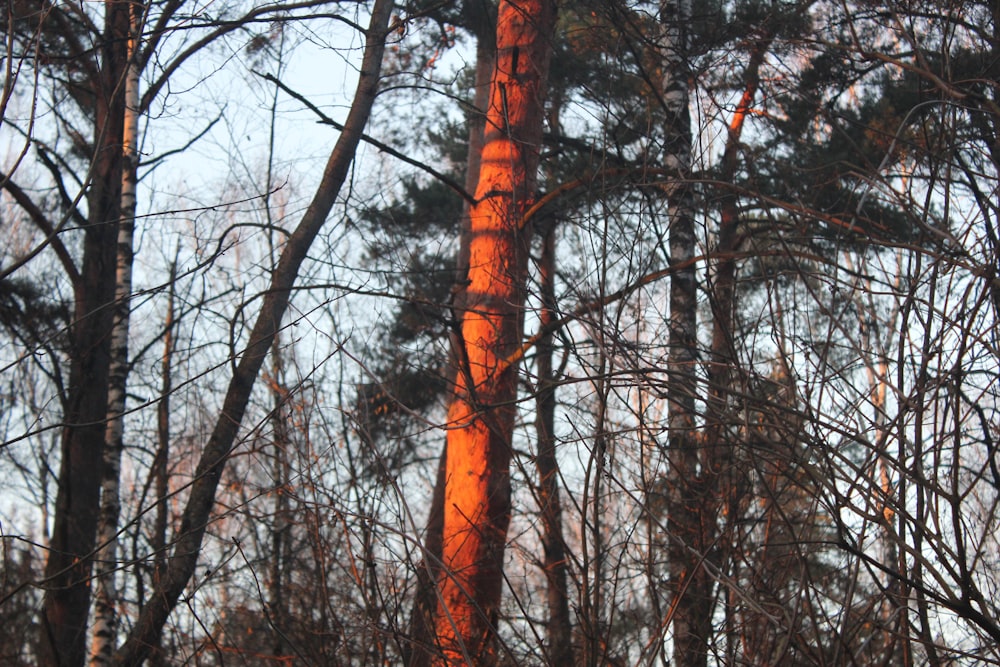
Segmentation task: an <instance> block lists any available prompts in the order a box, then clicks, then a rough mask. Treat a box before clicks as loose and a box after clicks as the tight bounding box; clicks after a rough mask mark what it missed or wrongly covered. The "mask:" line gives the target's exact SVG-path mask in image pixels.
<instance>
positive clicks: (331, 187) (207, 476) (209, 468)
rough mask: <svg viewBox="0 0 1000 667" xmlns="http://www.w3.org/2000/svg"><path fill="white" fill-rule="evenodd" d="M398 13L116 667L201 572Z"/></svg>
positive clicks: (380, 32)
mask: <svg viewBox="0 0 1000 667" xmlns="http://www.w3.org/2000/svg"><path fill="white" fill-rule="evenodd" d="M392 7H393V3H392V1H391V0H375V3H374V6H373V7H372V15H371V20H370V21H369V24H368V29H367V31H366V35H365V50H364V56H363V57H362V62H361V75H360V78H359V81H358V87H357V90H356V92H355V97H354V101H353V103H352V104H351V110H350V113H349V114H348V116H347V120H346V121H345V122H344V129H343V131H342V132H341V134H340V138H339V139H338V140H337V143H336V145H335V146H334V149H333V151H332V152H331V153H330V157H329V159H328V160H327V164H326V168H325V169H324V172H323V178H322V180H321V181H320V184H319V186H318V187H317V189H316V193H315V195H314V197H313V199H312V201H311V202H310V204H309V207H308V208H307V209H306V211H305V213H304V214H303V216H302V219H301V220H300V221H299V224H298V225H297V226H296V228H295V230H294V231H293V232H292V234H291V235H290V236H289V237H288V240H287V242H286V243H285V246H284V248H283V249H282V252H281V256H280V258H279V260H278V265H277V267H276V268H275V270H274V273H273V275H272V277H271V285H270V289H269V290H268V291H267V292H266V293H265V296H264V297H263V300H262V303H261V307H260V312H259V314H258V316H257V320H256V321H255V322H254V326H253V330H252V331H251V332H250V338H249V342H248V343H247V347H246V349H245V350H244V351H243V355H242V356H241V357H240V359H239V362H238V364H237V365H236V369H235V371H234V373H233V377H232V379H231V380H230V382H229V387H228V388H227V390H226V397H225V400H224V401H223V407H222V412H221V414H220V415H219V418H218V420H217V421H216V424H215V428H214V429H213V431H212V435H211V436H210V437H209V440H208V443H206V445H205V448H204V449H203V450H202V454H201V458H200V459H199V461H198V466H197V469H196V470H195V477H194V481H193V482H192V483H191V490H190V492H189V496H188V501H187V504H186V506H185V508H184V513H183V515H182V517H181V525H180V529H179V531H178V533H177V535H176V536H175V538H174V547H173V553H172V554H171V556H170V558H169V559H168V561H167V564H166V566H165V568H164V572H163V576H161V577H159V578H158V581H157V582H156V588H155V590H154V591H153V592H152V593H151V595H150V597H149V600H148V601H147V604H146V605H145V606H144V607H143V609H142V612H141V613H140V615H139V618H138V619H137V620H136V624H135V625H134V626H133V627H132V630H131V632H130V633H129V636H128V639H127V640H126V641H125V644H124V645H123V646H122V647H121V648H119V649H118V651H116V652H115V656H114V664H116V665H138V664H140V663H141V662H142V661H143V660H145V658H146V657H147V656H148V655H149V653H150V651H151V650H152V647H154V646H156V645H157V643H158V641H159V637H160V634H161V632H162V630H163V626H164V624H165V623H166V621H167V617H168V616H169V615H170V612H171V611H173V609H174V607H175V606H176V604H177V600H178V598H179V597H180V594H181V592H183V590H184V588H185V587H186V586H187V583H188V581H189V580H190V579H191V575H192V574H193V573H194V571H195V567H196V566H197V563H198V554H199V552H200V550H201V544H202V540H203V538H204V536H205V530H206V529H207V527H208V523H209V520H210V517H211V513H212V508H213V507H214V505H215V493H216V490H217V488H218V484H219V480H220V479H221V477H222V471H223V469H224V467H225V464H226V461H227V460H228V458H229V455H230V453H231V452H232V451H233V448H234V447H235V445H236V442H237V435H238V431H239V427H240V423H241V422H242V420H243V415H244V413H245V412H246V408H247V403H248V401H249V400H250V394H251V392H252V391H253V386H254V384H255V383H256V380H257V376H258V374H259V373H260V369H261V367H262V365H263V363H264V359H265V358H266V357H267V354H268V351H269V350H270V349H271V345H272V343H273V342H274V337H275V336H276V335H277V332H278V329H279V327H280V326H281V320H282V318H283V317H284V314H285V311H286V310H287V308H288V302H289V298H290V296H291V291H292V288H293V287H294V285H295V280H296V278H297V276H298V271H299V267H301V265H302V262H304V261H305V259H306V255H307V253H308V251H309V248H310V247H311V246H312V242H313V241H314V240H315V238H316V236H317V235H318V234H319V232H320V230H321V229H322V227H323V224H324V223H325V222H326V219H327V216H328V215H329V214H330V210H331V209H332V208H333V204H334V202H335V201H336V198H337V195H338V194H339V192H340V188H341V186H342V185H343V184H344V181H345V180H346V179H347V175H348V171H349V168H350V165H351V163H352V162H353V160H354V155H355V153H356V151H357V147H358V143H359V142H360V141H361V136H362V132H363V130H364V126H365V124H366V123H367V122H368V118H369V115H370V114H371V109H372V105H373V104H374V101H375V95H376V93H377V91H378V83H379V79H380V73H381V66H382V54H383V52H384V50H385V38H386V35H387V32H388V24H389V17H390V16H391V14H392Z"/></svg>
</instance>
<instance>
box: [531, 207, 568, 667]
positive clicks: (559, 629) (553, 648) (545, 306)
mask: <svg viewBox="0 0 1000 667" xmlns="http://www.w3.org/2000/svg"><path fill="white" fill-rule="evenodd" d="M555 245H556V230H555V225H554V224H550V225H549V228H548V229H547V230H546V231H545V236H544V237H543V238H542V257H541V261H540V262H539V263H538V272H539V284H540V286H541V297H542V312H541V315H540V316H539V322H538V326H539V329H540V330H541V331H542V332H543V333H542V337H541V338H540V339H539V341H538V348H537V349H538V354H537V362H536V363H537V371H538V387H537V396H536V397H535V412H536V414H535V431H536V432H537V438H538V454H537V456H536V458H535V465H536V467H537V469H538V505H539V511H540V512H541V517H542V549H543V552H544V553H543V561H542V566H543V568H544V570H545V579H546V584H547V591H546V602H547V606H548V619H547V620H546V635H547V636H546V639H547V641H548V646H547V647H546V652H545V655H546V660H547V661H548V664H550V665H570V664H572V662H573V644H572V624H571V623H570V615H569V589H568V584H567V579H568V573H567V566H566V544H565V542H564V541H563V529H562V503H561V502H560V498H559V462H558V460H557V459H556V438H555V412H556V386H555V382H556V378H555V374H554V373H553V370H552V355H553V352H554V350H553V345H552V336H553V333H552V330H551V329H552V325H553V323H554V321H555V317H556V316H555V270H556V250H555Z"/></svg>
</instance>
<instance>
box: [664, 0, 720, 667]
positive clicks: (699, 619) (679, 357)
mask: <svg viewBox="0 0 1000 667" xmlns="http://www.w3.org/2000/svg"><path fill="white" fill-rule="evenodd" d="M660 18H661V21H662V22H663V31H664V32H663V36H664V52H663V67H664V78H663V90H662V96H663V104H664V107H665V108H664V111H665V112H666V116H667V118H666V121H667V128H666V134H665V144H666V145H665V149H666V155H665V159H664V163H665V166H666V167H667V168H668V169H671V170H672V171H674V172H675V175H674V176H673V178H672V182H671V184H670V185H669V186H668V188H667V192H666V195H667V203H668V215H669V234H670V240H669V252H670V262H671V265H672V266H673V267H675V269H674V271H673V273H672V274H671V280H670V324H669V347H670V349H669V357H668V368H669V373H670V384H669V387H668V390H667V399H668V405H669V418H668V420H669V429H670V437H669V447H670V452H669V456H668V458H669V463H670V470H669V472H668V475H669V478H668V493H667V501H668V510H667V511H668V516H667V530H668V533H669V544H670V548H669V554H668V555H669V561H670V562H669V585H670V591H671V594H672V595H673V597H674V603H673V605H674V607H673V608H674V615H673V630H674V633H673V635H674V636H673V640H674V661H673V663H674V664H676V665H678V666H679V667H704V666H705V665H706V664H707V660H708V640H709V632H710V629H711V610H712V589H713V581H712V579H711V577H709V576H708V573H707V572H706V570H705V568H704V567H702V563H701V559H702V558H704V556H705V555H706V553H707V551H708V549H710V548H711V547H712V542H711V537H712V534H713V533H714V521H715V516H714V515H713V514H712V513H711V511H709V508H707V507H706V502H707V501H709V500H710V499H709V498H708V497H707V495H706V493H705V489H704V484H703V482H704V479H703V477H702V470H701V465H700V460H699V459H700V451H699V450H700V447H701V442H700V438H699V436H698V432H697V428H698V423H697V419H696V414H695V406H696V401H695V397H696V396H697V394H698V380H697V373H696V363H697V362H696V359H697V350H696V346H697V294H696V285H695V278H696V276H695V268H694V264H693V258H694V255H695V249H696V240H695V233H694V217H693V215H694V214H693V210H692V191H691V187H690V184H689V183H688V182H687V180H686V179H687V178H688V175H689V172H690V168H691V141H692V140H691V116H690V111H689V109H688V105H689V102H690V95H689V85H690V84H689V77H690V69H689V66H688V60H687V24H688V23H689V22H690V18H691V4H690V0H664V1H663V2H661V4H660Z"/></svg>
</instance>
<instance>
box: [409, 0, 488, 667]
mask: <svg viewBox="0 0 1000 667" xmlns="http://www.w3.org/2000/svg"><path fill="white" fill-rule="evenodd" d="M463 11H464V18H465V19H466V21H467V24H468V26H467V27H468V28H469V29H470V30H471V31H472V33H473V34H474V35H475V36H476V72H475V80H474V83H473V96H472V106H473V108H472V109H471V110H470V111H469V148H468V152H467V154H466V155H467V157H466V167H465V191H466V192H468V193H474V192H475V191H476V187H477V185H478V184H479V170H480V164H481V161H482V154H483V141H484V138H485V130H486V109H487V107H488V105H489V102H490V82H491V81H492V79H493V70H494V69H495V67H496V16H495V15H494V14H493V12H492V11H491V10H490V3H486V2H483V1H482V0H468V1H467V2H466V3H465V4H464V5H463ZM469 212H470V206H469V204H468V203H467V202H466V203H465V204H464V206H463V212H462V227H461V229H460V230H459V240H458V259H457V261H456V277H455V286H454V287H453V288H452V311H453V312H454V313H462V312H463V311H464V309H465V291H466V290H465V288H466V280H467V278H468V275H469V247H470V245H471V233H470V229H471V225H470V222H469ZM456 317H458V315H456ZM461 348H462V345H461V339H460V337H459V336H458V335H457V333H456V334H455V335H453V336H452V340H451V355H452V356H451V364H452V365H451V372H452V377H455V376H457V375H458V372H459V367H460V363H459V359H461V358H462V356H463V353H462V352H461ZM447 460H448V449H447V447H444V448H442V452H441V457H440V459H439V461H438V470H437V477H436V479H435V483H434V494H433V496H432V498H431V507H430V511H429V512H428V517H427V530H426V532H425V534H424V543H423V562H422V563H421V564H420V566H419V568H418V570H417V591H416V593H415V595H414V599H413V610H412V613H411V616H410V629H409V635H410V636H409V642H408V643H407V644H406V648H405V651H406V653H405V654H404V656H403V662H404V663H405V664H406V665H408V666H409V667H427V666H428V665H430V662H431V660H432V659H433V655H434V654H435V650H436V649H435V647H434V610H435V608H436V607H437V590H436V586H437V580H438V578H439V577H440V575H441V567H440V565H441V538H442V530H443V527H444V487H445V482H444V473H445V466H446V461H447Z"/></svg>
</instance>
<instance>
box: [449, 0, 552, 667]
mask: <svg viewBox="0 0 1000 667" xmlns="http://www.w3.org/2000/svg"><path fill="white" fill-rule="evenodd" d="M555 16H556V8H555V3H554V2H551V0H524V1H520V2H501V4H500V7H499V11H498V15H497V51H496V52H497V59H496V68H495V71H494V75H493V82H492V84H491V86H490V100H489V107H488V110H487V117H486V131H485V141H484V145H483V151H482V160H481V163H480V175H479V179H478V185H477V188H476V197H475V198H476V204H475V205H474V206H473V207H472V209H471V211H470V213H469V234H470V242H469V272H468V279H467V283H468V284H467V288H466V293H465V303H464V306H465V308H464V311H463V312H461V313H460V315H461V329H460V330H461V353H462V356H461V358H460V359H459V364H460V368H459V372H458V374H457V377H456V388H455V395H454V397H453V400H452V403H451V406H450V409H449V414H448V424H449V431H448V437H447V452H446V461H445V467H444V476H443V481H444V506H443V523H442V540H441V566H442V568H441V574H440V576H439V577H438V595H439V598H438V605H437V610H436V613H435V616H434V628H435V634H436V640H437V642H436V643H437V645H438V646H439V647H440V650H441V653H440V655H439V656H437V657H436V658H435V660H434V664H438V665H465V664H485V663H488V662H490V661H491V660H492V657H493V651H494V645H493V641H492V640H493V638H494V635H495V629H496V621H497V610H498V608H499V604H500V596H501V588H502V583H503V558H504V549H505V546H506V536H507V527H508V524H509V521H510V461H511V437H512V432H513V427H514V415H515V405H514V401H515V399H516V395H517V364H514V363H510V362H509V361H508V360H509V359H510V358H512V357H513V355H514V353H515V352H516V351H517V349H518V345H519V343H520V336H521V328H522V319H523V304H524V291H525V282H526V276H527V266H528V250H529V244H530V235H531V232H530V229H528V228H527V226H526V225H524V224H523V218H524V213H525V211H526V210H527V209H528V207H529V206H530V204H531V202H532V199H533V197H534V193H535V182H536V178H537V176H536V173H537V170H538V160H539V147H540V145H541V140H542V124H543V118H544V115H543V105H542V100H543V97H544V94H545V87H546V79H547V75H548V67H549V61H550V58H551V43H550V39H551V35H552V33H553V30H554V27H555Z"/></svg>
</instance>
